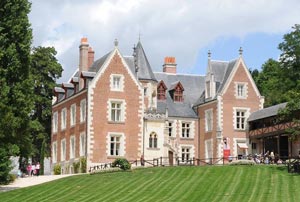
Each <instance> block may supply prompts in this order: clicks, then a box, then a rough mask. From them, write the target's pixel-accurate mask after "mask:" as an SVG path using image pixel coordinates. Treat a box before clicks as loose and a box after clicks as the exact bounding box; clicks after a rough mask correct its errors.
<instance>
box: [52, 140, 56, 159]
mask: <svg viewBox="0 0 300 202" xmlns="http://www.w3.org/2000/svg"><path fill="white" fill-rule="evenodd" d="M56 161H57V143H56V142H53V144H52V162H53V163H56Z"/></svg>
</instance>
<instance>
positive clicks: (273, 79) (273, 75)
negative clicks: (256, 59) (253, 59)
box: [253, 59, 285, 107]
mask: <svg viewBox="0 0 300 202" xmlns="http://www.w3.org/2000/svg"><path fill="white" fill-rule="evenodd" d="M281 74H282V69H281V67H280V63H279V62H278V61H276V60H273V59H269V60H268V61H267V62H265V63H264V64H263V66H262V70H261V72H260V73H259V74H257V75H256V76H254V77H253V78H254V81H255V82H256V85H257V87H258V89H259V91H260V93H261V94H262V95H264V96H265V107H268V106H272V105H275V104H279V103H281V102H284V101H285V99H284V97H283V96H282V94H283V93H284V92H285V90H284V88H283V86H282V75H281Z"/></svg>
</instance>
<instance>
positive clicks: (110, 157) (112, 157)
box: [107, 155, 124, 159]
mask: <svg viewBox="0 0 300 202" xmlns="http://www.w3.org/2000/svg"><path fill="white" fill-rule="evenodd" d="M122 157H124V156H122V155H119V156H107V158H108V159H116V158H122Z"/></svg>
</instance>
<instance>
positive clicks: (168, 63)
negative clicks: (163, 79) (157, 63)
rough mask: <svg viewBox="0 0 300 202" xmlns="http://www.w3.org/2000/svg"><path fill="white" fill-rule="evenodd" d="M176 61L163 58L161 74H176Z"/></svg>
mask: <svg viewBox="0 0 300 202" xmlns="http://www.w3.org/2000/svg"><path fill="white" fill-rule="evenodd" d="M176 67H177V64H176V60H175V57H165V63H164V64H163V72H166V73H172V74H176Z"/></svg>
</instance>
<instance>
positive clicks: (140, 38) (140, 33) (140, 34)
mask: <svg viewBox="0 0 300 202" xmlns="http://www.w3.org/2000/svg"><path fill="white" fill-rule="evenodd" d="M141 35H142V34H141V31H139V42H141Z"/></svg>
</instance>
